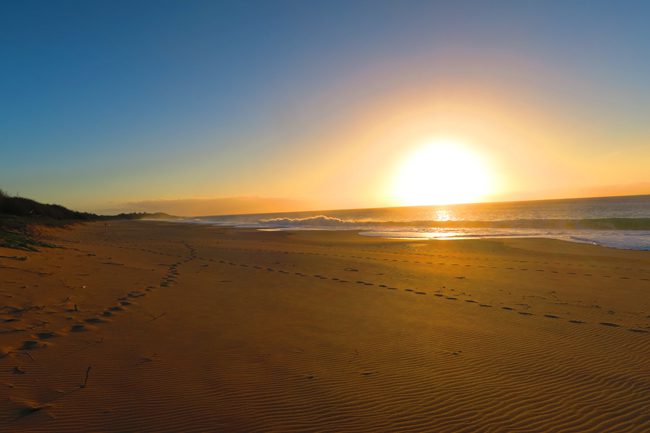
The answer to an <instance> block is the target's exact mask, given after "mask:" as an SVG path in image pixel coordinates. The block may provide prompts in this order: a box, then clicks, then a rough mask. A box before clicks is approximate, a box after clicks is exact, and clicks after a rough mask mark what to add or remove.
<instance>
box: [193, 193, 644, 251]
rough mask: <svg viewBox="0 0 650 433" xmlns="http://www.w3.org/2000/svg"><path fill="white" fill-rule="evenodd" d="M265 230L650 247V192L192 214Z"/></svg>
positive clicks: (200, 220) (207, 221)
mask: <svg viewBox="0 0 650 433" xmlns="http://www.w3.org/2000/svg"><path fill="white" fill-rule="evenodd" d="M188 221H191V222H195V223H204V224H215V225H225V226H234V227H246V228H256V229H260V230H354V231H357V232H358V233H359V234H361V235H364V236H379V237H386V238H409V239H411V238H412V239H468V238H494V237H499V238H501V237H544V238H553V239H563V240H568V241H574V242H587V243H591V244H596V245H603V246H609V247H615V248H625V249H638V250H650V195H639V196H623V197H599V198H580V199H563V200H540V201H519V202H502V203H477V204H461V205H448V206H415V207H390V208H376V209H343V210H330V211H310V212H285V213H274V214H247V215H221V216H211V217H201V218H193V219H190V220H188Z"/></svg>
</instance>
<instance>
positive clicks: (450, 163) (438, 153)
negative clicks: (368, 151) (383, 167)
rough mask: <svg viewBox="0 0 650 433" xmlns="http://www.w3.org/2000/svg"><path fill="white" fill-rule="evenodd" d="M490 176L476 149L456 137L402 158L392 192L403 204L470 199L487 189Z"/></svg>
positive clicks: (474, 199)
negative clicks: (457, 140) (468, 146)
mask: <svg viewBox="0 0 650 433" xmlns="http://www.w3.org/2000/svg"><path fill="white" fill-rule="evenodd" d="M490 180H491V179H490V176H489V175H488V171H487V169H486V167H485V164H484V162H483V161H482V160H481V158H480V157H479V155H478V154H477V153H475V152H473V151H472V150H470V149H468V148H467V147H466V146H464V145H462V144H460V143H457V142H455V141H449V140H446V141H435V142H432V143H428V144H426V145H424V146H422V147H420V148H418V149H416V150H415V151H413V152H412V153H411V154H410V155H408V156H407V157H406V158H405V160H404V161H403V163H402V165H401V166H400V167H399V169H398V171H397V175H396V177H395V180H394V185H393V186H394V191H393V192H394V196H395V198H396V200H397V201H398V202H399V204H401V205H404V206H418V205H435V204H454V203H471V202H476V201H480V200H481V199H482V198H483V197H484V196H485V194H487V193H488V192H490Z"/></svg>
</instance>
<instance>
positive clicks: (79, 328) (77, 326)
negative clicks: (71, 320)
mask: <svg viewBox="0 0 650 433" xmlns="http://www.w3.org/2000/svg"><path fill="white" fill-rule="evenodd" d="M87 330H88V328H86V326H85V325H82V324H80V323H77V324H75V325H72V326H71V327H70V331H72V332H84V331H87Z"/></svg>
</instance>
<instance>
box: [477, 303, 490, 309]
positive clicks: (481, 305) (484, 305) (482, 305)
mask: <svg viewBox="0 0 650 433" xmlns="http://www.w3.org/2000/svg"><path fill="white" fill-rule="evenodd" d="M478 306H479V307H484V308H492V305H488V304H478Z"/></svg>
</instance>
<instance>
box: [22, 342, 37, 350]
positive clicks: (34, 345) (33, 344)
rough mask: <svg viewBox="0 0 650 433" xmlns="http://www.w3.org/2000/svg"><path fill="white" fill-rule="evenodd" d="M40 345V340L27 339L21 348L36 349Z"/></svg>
mask: <svg viewBox="0 0 650 433" xmlns="http://www.w3.org/2000/svg"><path fill="white" fill-rule="evenodd" d="M37 347H38V341H36V340H25V341H23V344H22V346H20V349H21V350H32V349H36V348H37Z"/></svg>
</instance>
